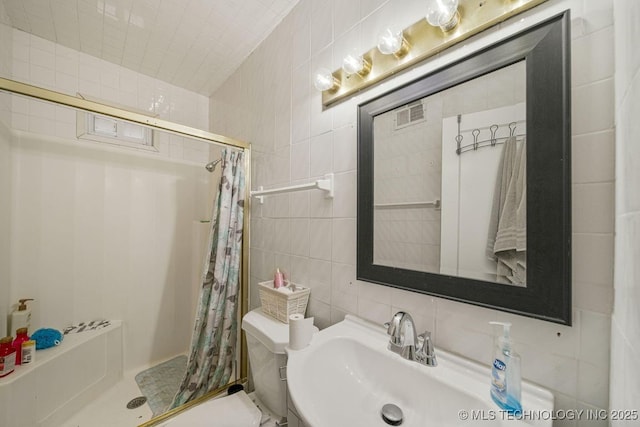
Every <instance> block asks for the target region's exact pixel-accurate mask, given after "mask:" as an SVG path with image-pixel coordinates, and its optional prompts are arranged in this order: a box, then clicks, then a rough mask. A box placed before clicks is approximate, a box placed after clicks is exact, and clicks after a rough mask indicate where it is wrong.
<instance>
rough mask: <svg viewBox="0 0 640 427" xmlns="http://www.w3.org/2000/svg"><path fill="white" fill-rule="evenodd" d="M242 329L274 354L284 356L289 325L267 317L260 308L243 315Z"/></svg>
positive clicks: (287, 341)
mask: <svg viewBox="0 0 640 427" xmlns="http://www.w3.org/2000/svg"><path fill="white" fill-rule="evenodd" d="M242 329H243V330H244V331H245V332H246V333H247V335H251V336H252V337H254V338H256V339H257V340H258V341H260V342H261V343H262V345H264V346H265V347H267V349H268V350H269V351H270V352H272V353H275V354H284V348H285V347H286V346H287V345H288V344H289V325H288V324H287V323H282V322H280V321H279V320H276V319H274V318H273V317H271V316H267V315H266V314H264V313H263V312H262V308H256V309H255V310H251V311H250V312H248V313H247V314H245V316H244V318H243V319H242Z"/></svg>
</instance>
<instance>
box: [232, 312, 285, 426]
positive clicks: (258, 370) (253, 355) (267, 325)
mask: <svg viewBox="0 0 640 427" xmlns="http://www.w3.org/2000/svg"><path fill="white" fill-rule="evenodd" d="M242 330H243V331H244V332H245V334H246V337H247V349H248V352H249V364H250V366H251V376H252V378H253V386H254V388H255V395H256V397H257V398H258V401H259V402H261V403H262V405H263V406H264V407H263V408H262V409H263V410H264V409H266V410H267V412H270V413H271V414H273V415H274V416H275V417H276V418H277V419H281V418H283V417H286V416H287V385H286V382H285V381H282V380H281V379H280V375H281V374H282V377H283V378H284V377H285V372H284V366H286V365H287V356H286V354H285V350H284V349H285V347H286V346H287V344H288V343H289V325H288V324H286V323H282V322H280V321H278V320H276V319H274V318H273V317H270V316H268V315H266V314H264V313H263V312H262V308H256V309H255V310H252V311H250V312H249V313H247V314H245V316H244V318H243V319H242ZM280 368H282V369H280ZM280 371H282V372H280Z"/></svg>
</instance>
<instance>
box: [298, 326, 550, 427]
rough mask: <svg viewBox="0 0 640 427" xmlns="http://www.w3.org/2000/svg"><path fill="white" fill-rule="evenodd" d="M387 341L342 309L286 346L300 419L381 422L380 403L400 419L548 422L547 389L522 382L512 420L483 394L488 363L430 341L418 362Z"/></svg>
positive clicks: (367, 425) (442, 425) (351, 426)
mask: <svg viewBox="0 0 640 427" xmlns="http://www.w3.org/2000/svg"><path fill="white" fill-rule="evenodd" d="M388 341H389V339H388V336H387V334H386V332H385V329H384V328H382V327H380V326H377V325H374V324H371V323H369V322H366V321H363V320H361V319H358V318H357V317H353V316H349V315H347V316H346V318H345V320H344V321H342V322H340V323H338V324H336V325H333V326H331V327H329V328H326V329H324V330H322V331H320V332H319V333H316V334H315V335H314V336H313V339H312V341H311V344H310V345H309V346H308V347H306V348H304V349H303V350H297V351H294V350H290V349H287V353H288V355H289V359H288V362H287V378H288V380H287V381H288V386H289V392H290V394H291V400H292V401H293V403H294V405H295V407H296V409H297V411H298V414H299V415H300V416H301V417H302V419H303V421H304V423H305V424H306V425H307V427H326V426H334V427H340V426H345V427H358V426H362V427H375V426H387V425H388V424H387V423H386V422H385V421H383V419H382V416H381V409H382V407H383V405H385V404H387V403H392V404H394V405H397V406H398V407H399V408H400V409H401V410H402V413H403V422H402V424H401V425H402V427H425V426H439V427H446V426H467V427H471V426H484V425H487V426H489V425H490V426H527V425H534V426H551V424H552V420H551V419H550V418H551V415H552V411H553V395H552V394H551V393H550V392H549V391H547V390H545V389H543V388H540V387H537V386H534V385H532V384H530V383H527V382H523V384H522V405H523V413H524V415H525V416H526V420H524V421H522V420H515V419H513V417H510V416H509V415H507V414H506V413H504V412H501V411H500V408H499V407H498V406H497V405H496V404H494V403H493V401H492V400H491V397H490V394H489V381H490V369H489V366H488V365H487V366H482V365H479V364H477V363H474V362H471V361H469V360H466V359H463V358H461V357H458V356H455V355H452V354H449V353H446V352H444V351H442V350H439V349H436V356H437V359H438V366H436V367H429V366H424V365H420V364H418V363H416V362H412V361H408V360H405V359H403V358H402V357H400V356H399V355H397V354H395V353H393V352H391V351H389V350H388V349H387V343H388ZM464 411H466V412H464ZM465 415H468V419H464V418H465ZM532 418H541V419H535V420H534V419H532Z"/></svg>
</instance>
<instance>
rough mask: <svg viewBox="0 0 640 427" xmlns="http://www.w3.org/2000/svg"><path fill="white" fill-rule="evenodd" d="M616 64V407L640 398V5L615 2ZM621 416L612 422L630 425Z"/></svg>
mask: <svg viewBox="0 0 640 427" xmlns="http://www.w3.org/2000/svg"><path fill="white" fill-rule="evenodd" d="M614 19H615V41H616V43H615V64H616V84H615V92H616V101H615V106H616V128H617V130H618V131H617V132H616V183H617V185H616V240H615V251H616V254H617V256H616V261H615V281H614V283H615V300H614V309H613V317H612V320H611V397H610V403H611V409H631V410H634V409H635V410H637V409H638V402H640V368H639V366H640V344H639V343H640V315H639V314H638V305H639V304H640V277H639V275H640V267H639V266H638V253H640V198H639V197H638V186H639V185H640V174H639V173H638V167H637V165H638V162H639V161H640V148H639V146H638V135H640V124H639V123H638V117H640V53H638V46H637V43H636V40H638V37H640V32H639V31H640V30H639V29H638V28H639V27H638V23H639V22H640V4H638V2H636V1H633V0H615V1H614ZM628 424H629V421H626V420H617V421H615V422H612V425H615V426H617V425H620V426H624V425H628Z"/></svg>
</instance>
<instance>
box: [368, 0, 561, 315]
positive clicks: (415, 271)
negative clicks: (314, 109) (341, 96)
mask: <svg viewBox="0 0 640 427" xmlns="http://www.w3.org/2000/svg"><path fill="white" fill-rule="evenodd" d="M569 26H570V20H569V11H565V12H563V13H562V14H560V15H558V16H555V17H553V18H551V19H549V20H547V21H545V22H542V23H540V24H537V25H535V26H533V27H531V28H528V29H526V30H524V31H522V32H520V33H518V34H516V35H514V36H511V37H509V38H507V39H505V40H502V41H500V42H498V43H496V44H494V45H491V46H489V47H487V48H484V49H482V50H480V51H478V52H476V53H473V54H471V55H469V56H467V57H465V58H462V59H460V60H458V61H456V62H454V63H452V64H449V65H447V66H445V67H443V68H440V69H438V70H435V71H433V72H431V73H429V74H427V75H425V76H423V77H421V78H419V79H417V80H415V81H413V82H410V83H408V84H405V85H403V86H401V87H398V88H396V89H394V90H392V91H390V92H388V93H386V94H383V95H381V96H379V97H376V98H375V99H372V100H369V101H367V102H365V103H363V104H361V105H360V106H359V109H358V218H357V278H358V279H359V280H364V281H368V282H374V283H378V284H382V285H388V286H393V287H397V288H402V289H406V290H412V291H416V292H421V293H426V294H430V295H434V296H438V297H443V298H448V299H453V300H457V301H460V302H466V303H471V304H475V305H480V306H484V307H488V308H494V309H498V310H503V311H507V312H511V313H516V314H521V315H524V316H529V317H535V318H539V319H543V320H548V321H552V322H556V323H561V324H566V325H570V324H571V260H570V256H571V182H570V179H571V167H570V161H571V151H570V148H571V109H570V70H571V66H570V52H569V46H570V34H569Z"/></svg>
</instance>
